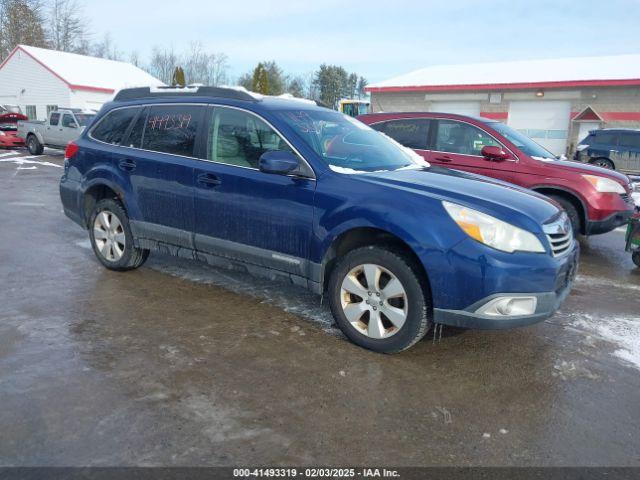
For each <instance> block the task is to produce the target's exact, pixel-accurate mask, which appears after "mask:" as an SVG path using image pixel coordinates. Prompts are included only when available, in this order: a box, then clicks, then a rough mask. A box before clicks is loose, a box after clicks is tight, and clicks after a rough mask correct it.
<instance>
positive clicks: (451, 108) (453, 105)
mask: <svg viewBox="0 0 640 480" xmlns="http://www.w3.org/2000/svg"><path fill="white" fill-rule="evenodd" d="M429 111H431V112H440V113H457V114H458V115H473V116H475V117H479V116H480V102H431V106H430V108H429Z"/></svg>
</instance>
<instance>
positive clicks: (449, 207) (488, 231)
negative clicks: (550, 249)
mask: <svg viewBox="0 0 640 480" xmlns="http://www.w3.org/2000/svg"><path fill="white" fill-rule="evenodd" d="M442 205H443V206H444V208H445V210H446V211H447V213H448V214H449V215H450V216H451V218H452V219H453V221H454V222H456V223H457V224H458V226H459V227H460V228H461V229H462V230H464V232H465V233H466V234H467V235H469V236H470V237H471V238H473V239H474V240H477V241H479V242H480V243H484V244H485V245H488V246H490V247H493V248H495V249H497V250H502V251H503V252H508V253H513V252H515V251H521V252H536V253H544V252H545V249H544V247H543V246H542V243H540V240H538V238H537V237H536V236H535V235H534V234H533V233H531V232H527V231H526V230H522V229H521V228H518V227H514V226H513V225H511V224H509V223H506V222H503V221H502V220H498V219H497V218H494V217H492V216H490V215H486V214H484V213H481V212H478V211H476V210H472V209H471V208H467V207H463V206H462V205H458V204H456V203H450V202H442Z"/></svg>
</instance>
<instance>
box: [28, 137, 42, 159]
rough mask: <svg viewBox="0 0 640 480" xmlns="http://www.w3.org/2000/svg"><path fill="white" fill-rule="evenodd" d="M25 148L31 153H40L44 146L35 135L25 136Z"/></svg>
mask: <svg viewBox="0 0 640 480" xmlns="http://www.w3.org/2000/svg"><path fill="white" fill-rule="evenodd" d="M27 149H28V150H29V153H30V154H31V155H42V152H44V146H43V145H42V144H41V143H40V141H39V140H38V138H37V137H36V136H35V135H29V136H28V137H27Z"/></svg>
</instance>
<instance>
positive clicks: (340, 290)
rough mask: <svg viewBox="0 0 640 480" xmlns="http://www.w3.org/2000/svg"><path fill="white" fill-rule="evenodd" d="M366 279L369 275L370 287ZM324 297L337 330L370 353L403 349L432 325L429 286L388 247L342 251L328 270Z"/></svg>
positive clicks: (411, 264)
mask: <svg viewBox="0 0 640 480" xmlns="http://www.w3.org/2000/svg"><path fill="white" fill-rule="evenodd" d="M373 267H375V268H377V269H378V270H374V268H373ZM359 269H361V271H360V270H359ZM365 270H366V271H365ZM367 278H374V279H375V280H374V281H373V282H372V283H373V285H372V286H369V282H367ZM354 282H355V283H354ZM376 283H377V285H376ZM356 291H357V292H358V293H360V294H361V295H357V294H356V293H354V292H356ZM328 296H329V303H330V306H331V312H332V313H333V316H334V318H335V320H336V323H337V325H338V327H339V328H340V330H342V332H343V333H344V334H345V335H346V336H347V338H349V339H350V340H351V341H352V342H353V343H355V344H356V345H359V346H361V347H364V348H367V349H369V350H373V351H375V352H381V353H397V352H401V351H403V350H406V349H407V348H409V347H411V346H413V345H414V344H415V343H417V342H418V341H420V339H422V337H424V336H425V334H426V333H427V331H428V330H429V328H430V326H431V324H432V322H431V320H430V317H431V299H430V294H429V289H428V286H426V285H425V284H424V282H423V281H422V280H421V274H420V272H419V268H418V266H417V265H415V262H413V261H411V260H409V259H408V258H407V257H406V255H403V254H402V253H400V252H396V251H393V250H389V249H385V248H381V247H377V246H367V247H362V248H358V249H355V250H352V251H350V252H349V253H347V254H346V255H344V256H343V257H342V258H341V259H340V260H339V261H338V263H337V265H336V266H335V268H334V269H333V271H332V272H331V277H330V279H329V287H328ZM387 315H389V316H387ZM372 319H375V320H376V322H375V323H374V324H372V323H371V321H372ZM392 320H393V321H392Z"/></svg>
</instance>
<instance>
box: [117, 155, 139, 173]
mask: <svg viewBox="0 0 640 480" xmlns="http://www.w3.org/2000/svg"><path fill="white" fill-rule="evenodd" d="M118 167H120V170H124V171H125V172H133V171H134V170H135V169H136V162H134V161H133V160H129V159H128V158H125V159H124V160H120V161H119V162H118Z"/></svg>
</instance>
